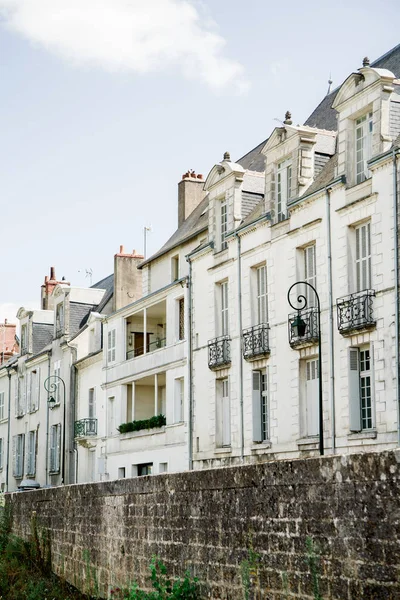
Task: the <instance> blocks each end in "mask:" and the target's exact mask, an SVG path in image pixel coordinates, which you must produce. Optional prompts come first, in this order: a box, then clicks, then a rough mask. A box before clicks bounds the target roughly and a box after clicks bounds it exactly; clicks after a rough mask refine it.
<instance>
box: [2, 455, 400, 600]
mask: <svg viewBox="0 0 400 600" xmlns="http://www.w3.org/2000/svg"><path fill="white" fill-rule="evenodd" d="M399 478H400V451H394V452H384V453H369V454H367V453H365V454H358V455H356V454H354V455H348V456H345V455H343V456H334V457H323V458H308V459H305V460H300V459H298V460H285V461H279V462H267V463H261V464H255V465H246V466H241V467H227V468H219V469H214V470H204V471H194V472H190V473H179V474H165V475H158V476H150V477H141V478H136V479H125V480H119V481H112V482H103V483H97V484H96V483H95V484H84V485H72V486H66V487H58V488H51V489H43V490H38V491H34V492H24V493H14V494H11V495H9V496H8V501H9V502H10V503H11V505H12V509H13V532H14V533H15V534H17V535H19V536H21V537H24V538H28V537H29V535H30V521H31V517H32V511H36V513H37V522H38V527H39V532H40V530H42V529H44V528H45V529H48V530H49V533H50V537H51V546H52V564H53V570H54V571H55V572H57V573H58V574H60V575H62V576H64V577H65V578H66V579H67V580H68V581H70V582H71V583H73V584H75V585H76V586H78V587H80V588H81V589H83V590H84V589H85V588H86V589H87V588H88V587H89V575H88V574H89V572H90V573H91V576H90V578H93V574H94V573H95V579H96V581H97V582H98V585H99V589H100V592H101V594H102V595H103V596H104V597H105V596H106V595H107V593H108V591H109V589H110V587H111V586H114V585H117V584H118V585H121V584H125V583H127V582H128V581H130V580H133V579H135V580H137V581H138V582H139V584H141V585H144V586H147V587H148V585H149V582H148V565H149V563H150V560H151V556H152V555H153V554H157V555H158V556H159V557H161V559H162V560H163V561H164V562H165V564H166V565H167V567H168V569H169V570H170V572H171V573H172V574H174V575H176V576H178V575H179V576H182V575H183V574H184V572H185V570H187V569H188V570H190V571H191V573H193V574H195V575H196V576H197V577H198V578H199V583H200V586H201V595H202V597H203V598H206V597H209V598H225V599H228V598H229V599H230V600H236V599H241V598H245V597H247V598H263V599H268V600H284V599H285V600H287V599H290V598H297V599H304V600H305V599H312V598H314V595H313V581H312V580H313V577H312V573H311V572H310V568H309V562H308V561H307V550H306V544H307V540H310V539H311V540H312V542H313V544H314V546H315V547H317V548H318V552H319V556H318V558H317V561H316V567H315V569H314V574H316V575H318V577H319V579H320V593H321V596H322V598H323V599H324V600H348V599H360V598H363V599H364V600H368V599H370V600H372V599H374V600H376V599H377V598H379V599H387V600H389V599H392V600H394V599H397V598H400V582H399V575H400V542H399V533H400V493H399V491H400V490H399V480H400V479H399ZM252 553H256V555H257V557H256V558H254V557H253V560H250V563H253V564H250V565H248V566H249V568H248V569H247V571H248V572H249V573H250V580H251V582H250V589H248V590H247V591H248V592H249V593H248V595H247V596H246V593H245V592H246V590H245V586H244V585H243V581H242V575H243V572H244V571H246V564H247V563H246V561H249V559H251V556H252ZM92 587H93V583H92Z"/></svg>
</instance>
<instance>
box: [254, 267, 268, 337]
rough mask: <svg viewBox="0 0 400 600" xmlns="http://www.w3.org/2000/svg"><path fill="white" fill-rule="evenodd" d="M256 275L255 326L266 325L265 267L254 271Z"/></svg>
mask: <svg viewBox="0 0 400 600" xmlns="http://www.w3.org/2000/svg"><path fill="white" fill-rule="evenodd" d="M256 273H257V325H261V324H262V323H268V311H267V267H266V266H265V265H263V266H261V267H258V268H257V269H256Z"/></svg>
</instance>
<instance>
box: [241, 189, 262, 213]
mask: <svg viewBox="0 0 400 600" xmlns="http://www.w3.org/2000/svg"><path fill="white" fill-rule="evenodd" d="M263 198H264V194H252V193H251V192H242V219H243V220H244V219H245V218H246V217H247V215H249V214H250V213H252V212H253V210H254V209H255V207H256V206H257V205H258V204H259V203H260V202H261V200H263Z"/></svg>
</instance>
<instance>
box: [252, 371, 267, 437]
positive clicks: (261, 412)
mask: <svg viewBox="0 0 400 600" xmlns="http://www.w3.org/2000/svg"><path fill="white" fill-rule="evenodd" d="M252 376H253V441H254V442H265V441H266V440H268V439H269V409H268V380H267V373H266V372H265V371H253V373H252Z"/></svg>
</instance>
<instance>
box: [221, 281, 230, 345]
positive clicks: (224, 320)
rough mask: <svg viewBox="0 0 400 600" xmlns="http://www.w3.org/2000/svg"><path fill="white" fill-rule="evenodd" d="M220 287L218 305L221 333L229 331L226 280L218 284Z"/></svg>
mask: <svg viewBox="0 0 400 600" xmlns="http://www.w3.org/2000/svg"><path fill="white" fill-rule="evenodd" d="M219 287H220V290H219V291H220V306H221V321H220V330H221V335H228V333H229V312H228V282H227V281H224V282H223V283H220V284H219Z"/></svg>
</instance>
